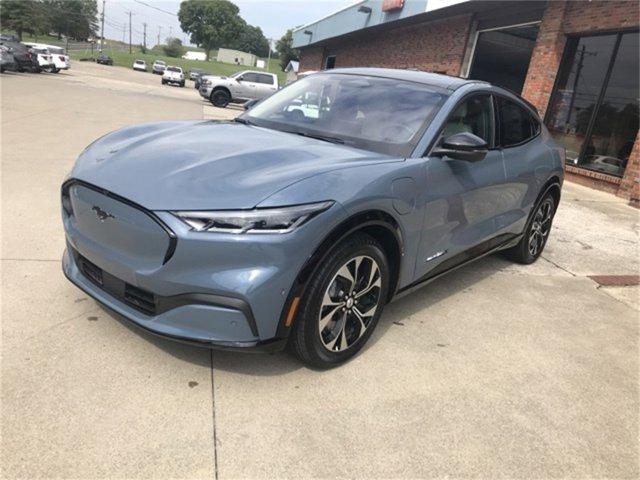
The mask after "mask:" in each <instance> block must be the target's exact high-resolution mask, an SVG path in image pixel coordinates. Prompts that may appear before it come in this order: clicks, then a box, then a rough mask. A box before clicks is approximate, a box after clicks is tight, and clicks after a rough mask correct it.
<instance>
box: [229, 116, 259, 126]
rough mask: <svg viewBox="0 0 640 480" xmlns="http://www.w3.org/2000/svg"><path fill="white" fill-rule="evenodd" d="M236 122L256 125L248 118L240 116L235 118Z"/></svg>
mask: <svg viewBox="0 0 640 480" xmlns="http://www.w3.org/2000/svg"><path fill="white" fill-rule="evenodd" d="M233 121H234V122H238V123H241V124H243V125H255V123H253V122H251V121H249V120H247V119H246V118H240V117H236V118H234V119H233Z"/></svg>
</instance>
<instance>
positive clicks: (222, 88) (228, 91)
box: [211, 85, 231, 98]
mask: <svg viewBox="0 0 640 480" xmlns="http://www.w3.org/2000/svg"><path fill="white" fill-rule="evenodd" d="M220 90H222V91H224V92H227V93H228V94H229V98H231V90H229V88H227V87H225V86H224V85H217V86H215V87H213V90H211V95H213V93H214V92H219V91H220Z"/></svg>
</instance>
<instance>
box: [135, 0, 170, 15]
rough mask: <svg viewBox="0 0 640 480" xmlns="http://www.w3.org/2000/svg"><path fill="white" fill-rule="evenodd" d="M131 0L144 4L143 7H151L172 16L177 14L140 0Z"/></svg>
mask: <svg viewBox="0 0 640 480" xmlns="http://www.w3.org/2000/svg"><path fill="white" fill-rule="evenodd" d="M133 1H134V2H136V3H139V4H140V5H144V6H145V7H149V8H153V9H154V10H158V11H159V12H162V13H166V14H167V15H172V16H174V17H177V16H178V14H176V13H173V12H169V11H167V10H163V9H162V8H160V7H156V6H155V5H149V4H148V3H146V2H143V1H141V0H133Z"/></svg>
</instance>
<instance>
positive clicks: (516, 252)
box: [504, 193, 556, 265]
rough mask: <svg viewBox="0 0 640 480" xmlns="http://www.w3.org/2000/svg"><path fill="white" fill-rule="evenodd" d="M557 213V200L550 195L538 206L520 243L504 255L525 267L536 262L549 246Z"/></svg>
mask: <svg viewBox="0 0 640 480" xmlns="http://www.w3.org/2000/svg"><path fill="white" fill-rule="evenodd" d="M555 213H556V202H555V199H554V198H553V195H551V194H550V193H548V194H546V195H545V196H544V197H543V198H542V201H541V202H540V203H539V204H538V205H537V206H536V210H535V211H534V213H533V216H532V217H531V219H530V220H529V223H528V224H527V227H526V228H525V231H524V234H523V236H522V239H521V240H520V242H519V243H518V244H517V245H516V246H515V247H513V248H510V249H509V250H505V252H504V255H505V256H506V257H507V258H508V259H509V260H512V261H514V262H517V263H522V264H524V265H528V264H530V263H533V262H535V261H536V260H537V259H538V258H539V257H540V255H541V254H542V251H543V250H544V247H545V246H546V245H547V240H548V239H549V234H550V233H551V224H552V223H553V216H554V215H555Z"/></svg>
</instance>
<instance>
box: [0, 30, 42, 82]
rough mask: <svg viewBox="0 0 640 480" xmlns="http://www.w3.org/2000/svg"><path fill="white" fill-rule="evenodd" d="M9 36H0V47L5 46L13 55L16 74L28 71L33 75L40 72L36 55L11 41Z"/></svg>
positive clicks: (27, 48)
mask: <svg viewBox="0 0 640 480" xmlns="http://www.w3.org/2000/svg"><path fill="white" fill-rule="evenodd" d="M12 38H14V37H12V36H11V35H6V34H5V35H2V36H0V45H4V46H6V47H7V48H8V49H9V50H10V52H11V54H12V55H13V59H14V62H15V64H16V70H17V71H18V72H24V71H27V70H28V71H30V72H33V73H39V72H40V64H39V63H38V55H37V54H36V53H35V52H33V51H32V50H31V48H29V47H27V46H26V45H24V44H23V43H20V42H15V41H13V40H12Z"/></svg>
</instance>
